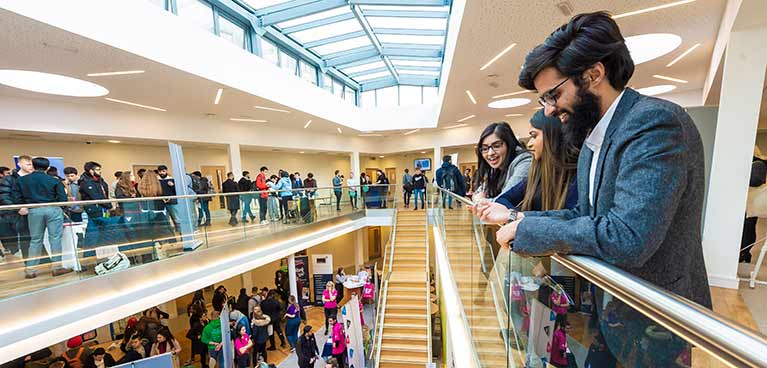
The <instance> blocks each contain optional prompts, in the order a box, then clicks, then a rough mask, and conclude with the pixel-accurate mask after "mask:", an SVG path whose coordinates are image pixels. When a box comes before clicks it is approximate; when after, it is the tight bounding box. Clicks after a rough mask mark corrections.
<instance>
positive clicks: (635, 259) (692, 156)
mask: <svg viewBox="0 0 767 368" xmlns="http://www.w3.org/2000/svg"><path fill="white" fill-rule="evenodd" d="M592 157H593V152H592V151H591V150H590V149H589V148H588V147H586V145H585V144H584V145H583V147H582V148H581V153H580V156H579V158H578V193H579V194H578V195H579V197H578V205H577V206H576V208H574V209H572V210H559V211H546V212H526V213H525V218H524V219H522V221H521V222H520V224H519V227H518V228H517V234H516V240H515V241H514V251H515V252H517V253H519V254H522V255H540V254H547V253H552V252H556V253H571V254H582V255H589V256H594V257H597V258H600V259H602V260H604V261H606V262H608V263H610V264H613V265H615V266H618V267H620V268H622V269H624V270H626V271H627V272H629V273H631V274H633V275H636V276H638V277H641V278H642V279H644V280H647V281H649V282H651V283H653V284H655V285H657V286H660V287H662V288H665V289H667V290H669V291H672V292H674V293H676V294H678V295H681V296H683V297H685V298H688V299H690V300H692V301H695V302H697V303H699V304H701V305H703V306H705V307H708V308H711V295H710V290H709V287H708V278H707V276H706V265H705V263H704V260H703V246H702V244H701V214H702V211H703V196H704V189H703V187H704V180H705V178H704V171H705V170H704V163H703V143H702V142H701V139H700V135H699V133H698V130H697V128H696V127H695V125H694V123H693V122H692V119H691V118H690V116H689V115H687V113H686V112H685V111H684V109H682V108H681V107H680V106H678V105H676V104H674V103H671V102H668V101H665V100H660V99H657V98H653V97H648V96H643V95H641V94H639V93H637V92H636V91H634V90H632V89H630V88H629V89H626V90H625V92H624V94H623V97H622V98H621V100H620V102H619V103H618V106H617V108H616V110H615V115H613V118H612V121H611V122H610V125H609V126H608V128H607V132H606V133H605V138H604V142H603V143H602V148H601V150H600V153H599V158H598V161H597V163H596V165H597V167H596V174H595V177H594V186H595V188H594V206H591V205H590V204H589V170H590V168H591V159H592Z"/></svg>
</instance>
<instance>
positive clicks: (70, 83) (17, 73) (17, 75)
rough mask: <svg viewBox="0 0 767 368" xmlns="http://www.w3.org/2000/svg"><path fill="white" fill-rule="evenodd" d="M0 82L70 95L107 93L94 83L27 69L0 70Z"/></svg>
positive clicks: (87, 95)
mask: <svg viewBox="0 0 767 368" xmlns="http://www.w3.org/2000/svg"><path fill="white" fill-rule="evenodd" d="M0 84H5V85H6V86H10V87H13V88H18V89H23V90H27V91H32V92H38V93H47V94H51V95H59V96H71V97H101V96H104V95H107V94H108V93H109V90H107V89H106V88H104V87H102V86H100V85H98V84H96V83H92V82H88V81H84V80H81V79H77V78H72V77H67V76H64V75H58V74H50V73H42V72H33V71H29V70H14V69H5V70H0Z"/></svg>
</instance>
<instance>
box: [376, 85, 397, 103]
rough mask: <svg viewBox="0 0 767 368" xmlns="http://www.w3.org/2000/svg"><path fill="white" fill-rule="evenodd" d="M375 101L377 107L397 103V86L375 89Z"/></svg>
mask: <svg viewBox="0 0 767 368" xmlns="http://www.w3.org/2000/svg"><path fill="white" fill-rule="evenodd" d="M376 102H377V106H378V107H392V106H397V105H399V101H398V91H397V86H394V87H386V88H381V89H379V90H376Z"/></svg>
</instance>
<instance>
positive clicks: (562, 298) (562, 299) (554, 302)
mask: <svg viewBox="0 0 767 368" xmlns="http://www.w3.org/2000/svg"><path fill="white" fill-rule="evenodd" d="M550 299H551V310H553V311H554V313H556V315H557V316H560V315H563V314H567V307H569V306H570V301H569V300H567V295H565V291H564V290H562V286H559V285H557V287H555V288H554V291H552V292H551V298H550Z"/></svg>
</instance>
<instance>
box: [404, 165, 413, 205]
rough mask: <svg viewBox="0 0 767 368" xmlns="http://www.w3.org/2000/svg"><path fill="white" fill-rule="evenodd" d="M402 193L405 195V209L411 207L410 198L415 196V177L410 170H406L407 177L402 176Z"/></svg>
mask: <svg viewBox="0 0 767 368" xmlns="http://www.w3.org/2000/svg"><path fill="white" fill-rule="evenodd" d="M402 192H403V193H404V194H403V195H404V199H405V208H408V206H410V196H411V195H412V194H413V176H412V175H410V170H408V169H405V175H402Z"/></svg>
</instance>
